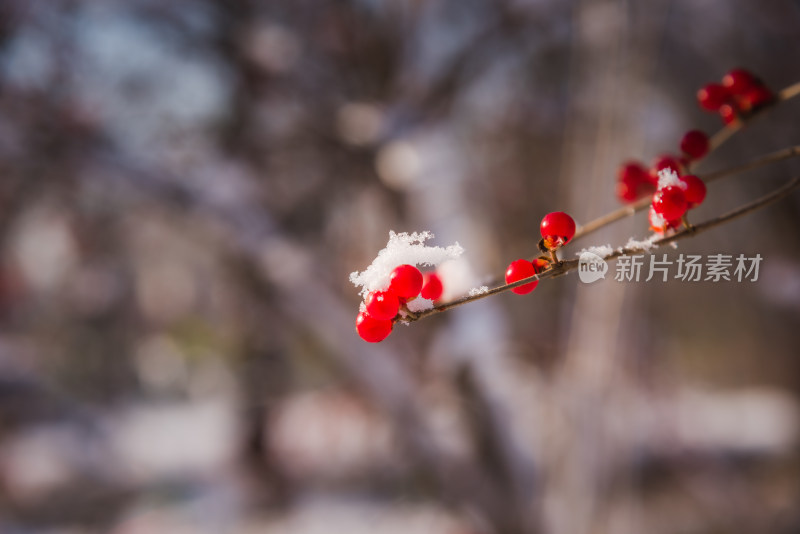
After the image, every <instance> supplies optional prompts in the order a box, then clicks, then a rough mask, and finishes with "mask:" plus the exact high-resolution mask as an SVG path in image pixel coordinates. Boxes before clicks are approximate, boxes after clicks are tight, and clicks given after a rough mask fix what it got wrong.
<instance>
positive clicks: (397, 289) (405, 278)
mask: <svg viewBox="0 0 800 534" xmlns="http://www.w3.org/2000/svg"><path fill="white" fill-rule="evenodd" d="M389 290H390V291H391V292H393V293H394V294H395V295H397V297H398V298H401V299H411V298H414V297H416V296H417V295H419V292H420V291H421V290H422V273H421V272H419V269H417V268H416V267H414V266H413V265H407V264H406V265H398V266H397V267H395V268H394V270H393V271H392V273H391V274H390V275H389Z"/></svg>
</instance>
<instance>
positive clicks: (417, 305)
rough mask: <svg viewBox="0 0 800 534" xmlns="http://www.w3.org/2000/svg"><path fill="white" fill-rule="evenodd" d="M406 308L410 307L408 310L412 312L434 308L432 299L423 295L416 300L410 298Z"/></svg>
mask: <svg viewBox="0 0 800 534" xmlns="http://www.w3.org/2000/svg"><path fill="white" fill-rule="evenodd" d="M406 308H408V311H410V312H412V313H418V312H421V311H425V310H430V309H431V308H433V301H432V300H430V299H424V298H422V297H419V298H415V299H414V300H409V301H408V302H407V303H406Z"/></svg>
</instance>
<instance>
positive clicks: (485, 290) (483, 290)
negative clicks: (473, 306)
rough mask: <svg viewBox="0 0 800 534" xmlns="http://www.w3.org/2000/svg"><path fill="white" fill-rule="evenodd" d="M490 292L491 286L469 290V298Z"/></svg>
mask: <svg viewBox="0 0 800 534" xmlns="http://www.w3.org/2000/svg"><path fill="white" fill-rule="evenodd" d="M488 292H489V286H481V287H473V288H472V289H470V290H469V296H470V297H475V296H477V295H483V294H484V293H488Z"/></svg>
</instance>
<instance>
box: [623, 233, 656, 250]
mask: <svg viewBox="0 0 800 534" xmlns="http://www.w3.org/2000/svg"><path fill="white" fill-rule="evenodd" d="M660 238H661V236H660V235H658V234H653V235H651V236H650V237H648V238H647V239H644V240H642V241H637V240H635V239H634V238H632V237H631V238H630V239H628V242H627V243H625V246H624V247H620V248H619V249H617V250H619V251H620V252H624V251H625V249H632V248H636V249H642V250H644V251H645V252H650V250H652V249H654V248H656V245H655V241H656V240H658V239H660Z"/></svg>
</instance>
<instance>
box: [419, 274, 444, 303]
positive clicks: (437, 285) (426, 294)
mask: <svg viewBox="0 0 800 534" xmlns="http://www.w3.org/2000/svg"><path fill="white" fill-rule="evenodd" d="M443 290H444V288H443V287H442V279H441V278H439V275H438V274H436V273H425V274H424V275H422V292H421V293H420V295H421V296H422V298H424V299H429V300H436V299H438V298H439V297H441V296H442V291H443Z"/></svg>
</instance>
